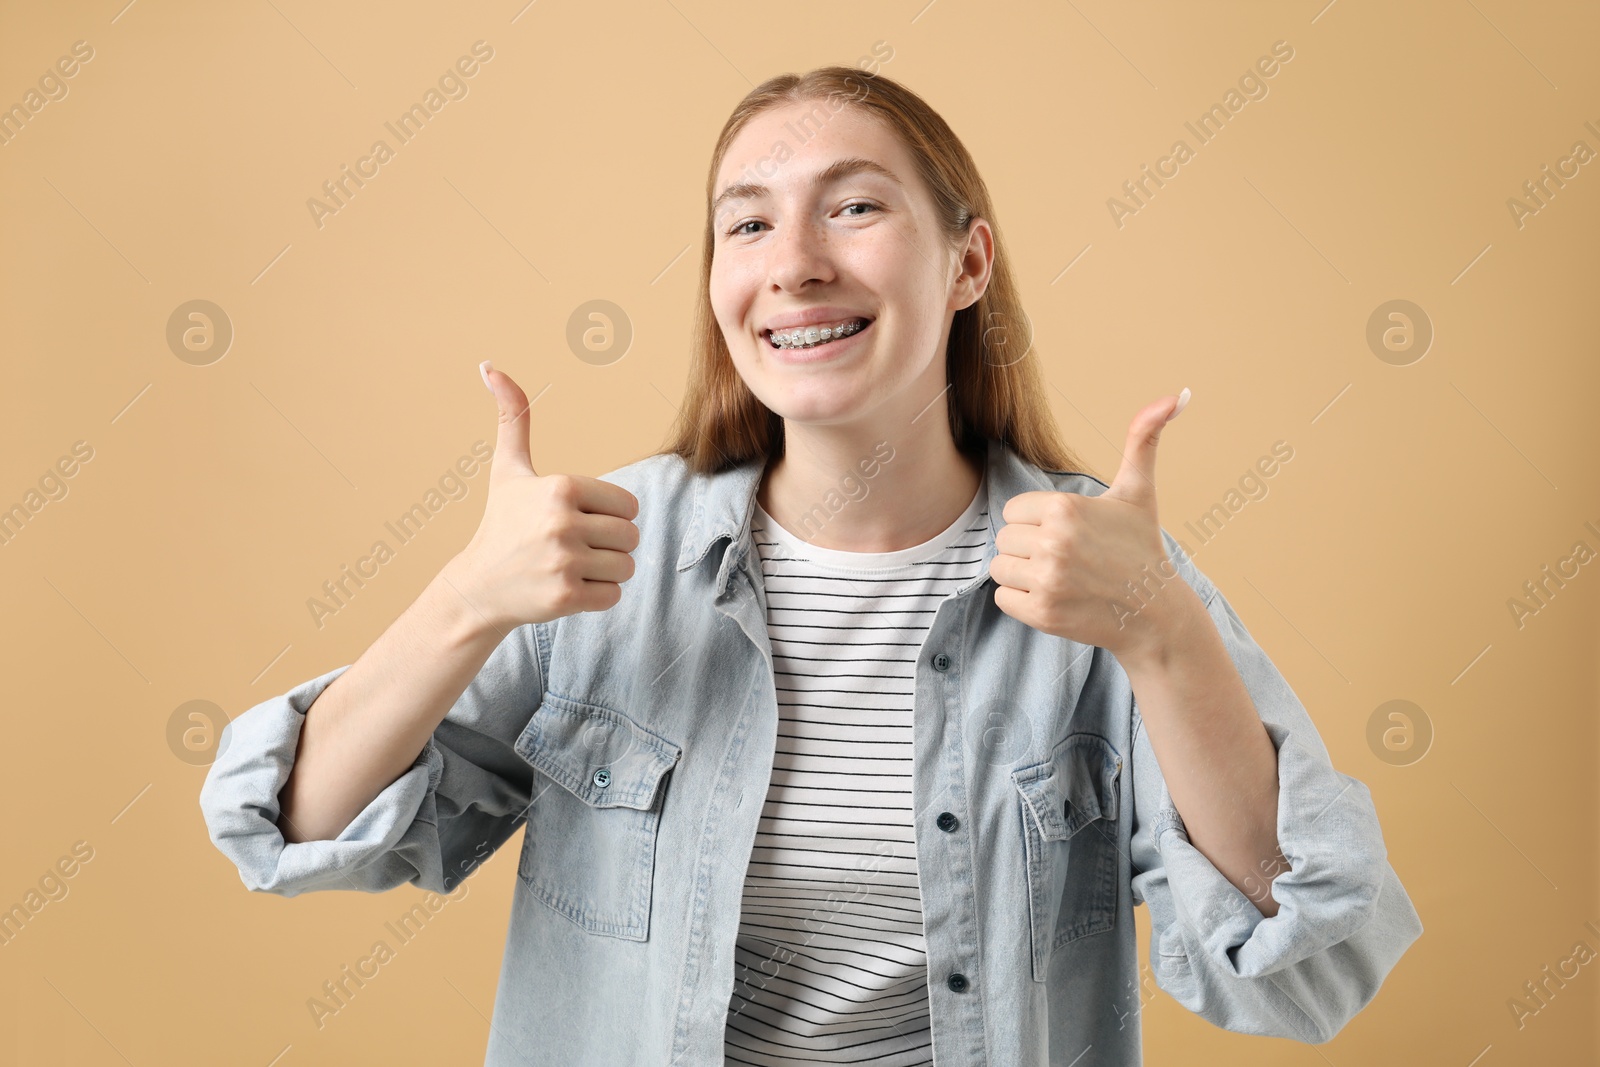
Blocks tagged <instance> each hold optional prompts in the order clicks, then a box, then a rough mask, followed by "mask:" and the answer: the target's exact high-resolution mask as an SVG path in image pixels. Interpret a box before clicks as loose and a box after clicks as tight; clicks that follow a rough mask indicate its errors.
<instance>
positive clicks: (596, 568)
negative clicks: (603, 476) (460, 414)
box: [444, 370, 639, 632]
mask: <svg viewBox="0 0 1600 1067" xmlns="http://www.w3.org/2000/svg"><path fill="white" fill-rule="evenodd" d="M487 378H488V380H489V382H490V386H491V388H492V389H493V391H494V398H495V403H496V404H497V405H498V406H499V409H500V428H499V432H498V436H497V437H496V440H495V449H494V461H493V464H492V465H491V467H490V469H489V499H488V502H487V503H486V504H485V505H484V511H483V521H482V522H481V523H479V525H478V532H477V533H475V534H473V535H472V540H471V542H469V543H468V544H467V547H466V548H464V549H462V551H461V552H460V553H459V554H458V555H457V556H456V557H455V558H454V559H452V560H451V561H450V562H449V563H448V564H447V565H446V567H445V571H444V573H445V576H446V577H447V578H448V579H449V581H450V583H451V584H452V585H453V586H455V587H456V589H457V591H458V592H460V593H461V595H462V596H464V597H465V598H466V599H467V601H468V602H469V603H470V604H471V605H472V606H473V607H474V608H475V609H476V610H477V611H478V613H479V614H481V615H482V616H483V617H484V618H485V619H486V620H487V621H488V622H489V623H490V624H491V625H493V626H495V627H496V628H498V629H500V630H501V631H502V632H506V631H509V630H510V629H511V628H513V627H516V626H521V625H523V624H525V623H538V622H549V621H550V620H552V619H559V618H561V617H563V616H566V615H575V614H577V613H578V612H582V611H604V610H606V609H607V608H610V607H613V606H615V605H616V603H617V602H618V601H619V600H621V599H622V583H623V582H624V581H626V580H627V579H629V578H631V577H633V570H634V565H633V557H632V556H630V555H629V554H628V553H630V552H632V551H633V550H634V549H635V548H638V547H639V528H638V527H637V526H635V525H634V524H633V522H632V520H633V519H634V518H636V517H637V516H638V514H639V501H638V498H636V497H635V496H634V495H633V494H632V493H630V492H628V491H627V490H626V489H624V488H622V487H621V486H619V485H613V484H612V483H610V482H604V481H601V480H600V479H598V478H590V477H588V476H586V475H581V474H550V475H545V476H544V477H540V476H539V474H538V473H537V472H536V471H535V470H534V469H533V462H532V459H531V457H530V455H529V451H528V440H529V437H528V434H529V429H530V425H531V419H530V418H529V415H528V398H527V395H526V394H525V393H523V391H522V389H521V388H520V387H519V386H518V385H517V383H516V382H514V381H512V380H511V377H510V376H509V375H507V374H505V373H504V372H502V371H498V370H490V371H488V374H487Z"/></svg>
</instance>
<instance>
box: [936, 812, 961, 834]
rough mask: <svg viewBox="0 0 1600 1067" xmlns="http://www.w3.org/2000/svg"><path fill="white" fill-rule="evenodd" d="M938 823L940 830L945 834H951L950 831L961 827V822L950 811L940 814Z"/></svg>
mask: <svg viewBox="0 0 1600 1067" xmlns="http://www.w3.org/2000/svg"><path fill="white" fill-rule="evenodd" d="M936 821H937V823H938V826H939V829H941V830H943V831H944V832H945V833H949V832H950V831H952V830H954V829H955V828H956V827H958V826H960V825H961V820H960V819H957V818H956V817H955V816H954V815H952V814H950V813H949V812H948V811H941V812H940V813H939V818H938V819H937V820H936Z"/></svg>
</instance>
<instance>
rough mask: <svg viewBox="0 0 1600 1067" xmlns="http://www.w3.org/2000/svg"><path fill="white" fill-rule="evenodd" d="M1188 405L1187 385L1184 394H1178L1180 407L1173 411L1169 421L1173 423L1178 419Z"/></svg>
mask: <svg viewBox="0 0 1600 1067" xmlns="http://www.w3.org/2000/svg"><path fill="white" fill-rule="evenodd" d="M1188 403H1189V387H1188V386H1187V385H1186V386H1184V387H1183V392H1181V393H1179V394H1178V406H1177V407H1175V408H1173V409H1172V414H1171V415H1168V416H1167V421H1168V422H1171V421H1172V420H1173V419H1175V418H1177V417H1178V413H1179V412H1181V411H1182V410H1183V409H1184V407H1185V406H1186V405H1187V404H1188Z"/></svg>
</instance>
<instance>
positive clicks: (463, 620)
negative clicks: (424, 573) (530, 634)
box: [422, 556, 514, 647]
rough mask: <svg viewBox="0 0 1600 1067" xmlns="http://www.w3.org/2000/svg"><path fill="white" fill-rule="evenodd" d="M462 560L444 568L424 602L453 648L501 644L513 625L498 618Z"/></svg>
mask: <svg viewBox="0 0 1600 1067" xmlns="http://www.w3.org/2000/svg"><path fill="white" fill-rule="evenodd" d="M460 559H461V557H460V556H456V557H454V558H452V559H451V560H450V562H448V563H446V564H445V565H444V567H443V568H442V569H441V570H440V571H439V573H438V574H437V575H436V576H435V577H434V579H433V581H432V582H430V583H428V587H427V588H426V589H424V590H423V595H422V599H423V600H425V601H426V602H427V606H428V608H429V610H430V611H431V613H432V614H433V616H434V618H435V619H437V620H438V622H439V624H440V625H441V627H442V628H443V630H444V633H445V638H446V640H447V641H448V642H449V643H450V644H451V645H452V646H456V647H464V646H467V645H473V644H478V643H482V642H491V643H493V644H499V643H500V642H501V641H502V640H504V639H505V637H506V636H507V635H508V634H509V633H510V632H511V630H512V629H513V625H514V624H511V623H509V622H508V621H506V620H503V619H500V618H498V617H496V616H495V614H494V613H493V611H492V609H491V607H490V605H489V603H488V600H487V599H486V598H485V597H483V596H482V595H481V594H480V593H479V592H478V587H477V586H476V584H475V583H473V581H472V580H471V576H470V572H469V571H468V570H467V569H466V568H465V567H464V566H463V565H462V564H461V563H460Z"/></svg>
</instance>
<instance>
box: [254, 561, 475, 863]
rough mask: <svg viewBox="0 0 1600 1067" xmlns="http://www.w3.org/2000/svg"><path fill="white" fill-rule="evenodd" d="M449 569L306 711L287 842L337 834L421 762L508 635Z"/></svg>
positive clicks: (290, 788) (290, 789)
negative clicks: (464, 595)
mask: <svg viewBox="0 0 1600 1067" xmlns="http://www.w3.org/2000/svg"><path fill="white" fill-rule="evenodd" d="M449 575H450V567H449V566H448V565H447V566H446V567H445V569H444V570H443V571H441V572H440V574H439V575H438V576H436V577H435V578H434V580H433V581H432V582H430V583H429V584H428V586H427V587H426V588H425V589H424V590H423V591H422V593H421V594H420V595H419V596H418V597H417V599H416V600H414V601H413V602H412V603H411V605H410V606H409V607H407V608H406V610H405V611H404V612H402V613H401V614H400V617H399V618H397V619H396V620H395V621H394V622H393V623H392V624H391V625H390V626H389V628H388V629H386V630H385V631H384V632H383V633H382V634H381V635H380V636H379V637H378V639H377V640H376V641H374V642H373V643H372V646H371V647H370V648H368V649H367V650H366V651H365V652H364V653H362V655H361V657H360V658H359V659H357V660H356V661H355V663H354V664H352V665H351V666H350V668H349V669H348V670H346V671H345V672H344V673H343V674H341V675H339V677H337V678H335V679H334V680H333V681H332V682H331V683H330V684H329V685H328V687H327V688H326V689H325V690H323V692H322V693H321V695H320V696H318V697H317V699H316V701H315V702H313V703H312V705H311V707H310V708H309V709H307V712H306V716H305V721H304V722H303V723H302V725H301V727H300V740H299V745H298V747H297V749H296V752H295V762H294V767H293V769H292V770H291V771H290V774H289V780H288V781H287V782H286V783H285V784H284V787H283V789H282V791H281V792H280V793H279V802H280V805H281V814H280V816H279V818H278V829H279V830H280V831H281V832H282V833H283V837H284V840H285V841H287V842H290V843H296V842H300V841H325V840H332V839H334V838H336V837H338V836H339V834H340V833H342V832H343V831H344V829H345V827H347V826H349V825H350V821H351V820H352V819H354V818H355V817H356V816H357V815H359V814H360V813H361V811H362V810H363V809H364V808H366V806H367V805H368V804H370V803H372V801H373V800H374V799H375V798H376V797H377V795H378V794H379V793H381V792H383V790H384V789H386V788H388V786H389V785H390V784H392V783H393V782H394V781H395V779H397V778H399V777H400V776H401V775H402V774H404V773H405V772H406V770H408V769H409V768H410V767H411V765H412V764H413V763H415V762H416V758H417V755H418V754H419V753H420V752H421V751H422V748H423V746H424V745H425V744H426V743H427V741H428V738H429V737H430V736H432V734H433V731H434V729H435V728H436V727H437V726H438V725H439V723H440V722H441V721H443V719H444V717H445V715H446V713H447V712H449V710H450V708H451V707H452V706H453V705H454V704H455V702H456V700H457V699H459V698H460V696H461V694H462V693H463V692H464V691H465V690H466V688H467V686H468V684H469V683H471V681H472V679H473V678H474V677H476V676H477V674H478V672H479V671H480V670H481V669H482V668H483V665H484V663H485V662H486V661H487V660H488V658H489V655H490V654H491V653H492V652H493V651H494V650H495V648H496V647H497V646H498V645H499V644H500V642H501V640H503V638H504V635H503V634H501V633H499V632H498V631H497V630H495V629H494V628H493V627H492V626H491V625H489V624H488V623H487V622H486V621H485V620H484V619H483V618H482V617H481V616H480V615H479V614H478V613H477V612H476V611H474V610H473V609H472V607H471V606H470V605H469V604H468V603H467V602H466V601H465V600H464V599H463V598H462V596H461V594H460V593H458V592H457V591H456V589H455V588H453V587H452V585H451V584H450V580H449Z"/></svg>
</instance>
